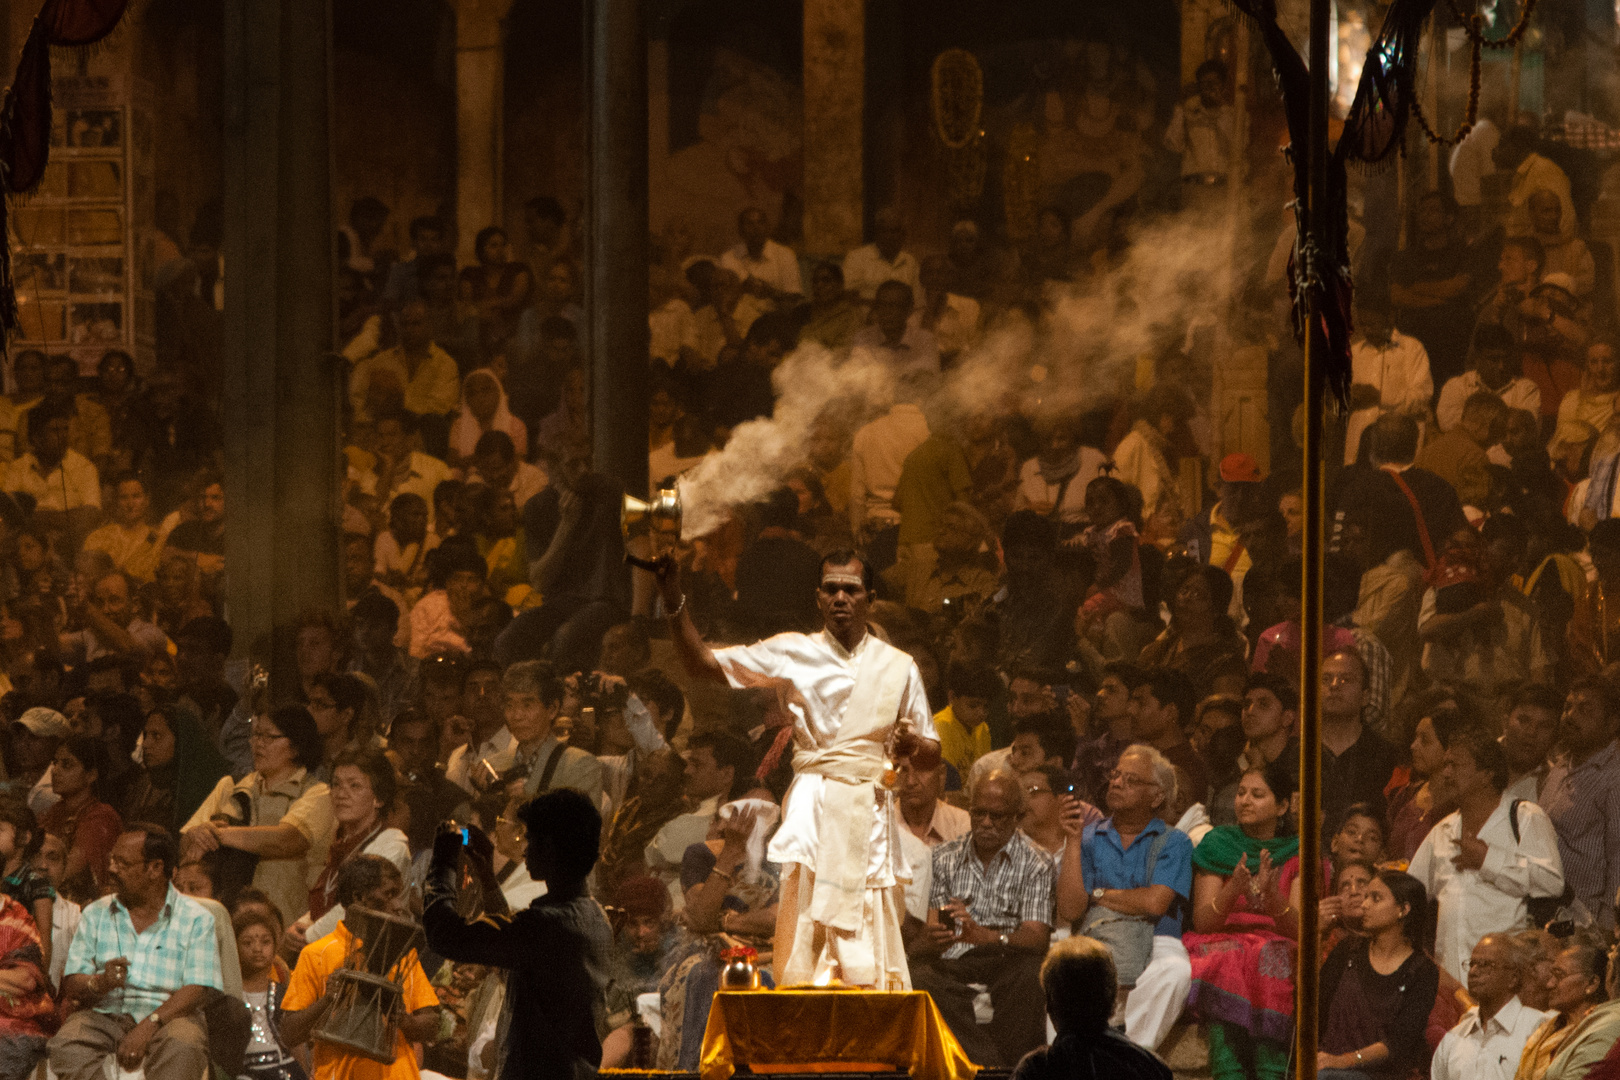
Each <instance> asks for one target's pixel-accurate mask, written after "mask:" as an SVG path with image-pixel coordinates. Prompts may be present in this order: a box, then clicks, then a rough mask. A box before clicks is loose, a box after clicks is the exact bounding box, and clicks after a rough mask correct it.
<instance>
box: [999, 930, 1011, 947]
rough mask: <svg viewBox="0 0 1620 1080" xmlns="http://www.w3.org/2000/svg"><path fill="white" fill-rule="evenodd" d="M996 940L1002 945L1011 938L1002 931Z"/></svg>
mask: <svg viewBox="0 0 1620 1080" xmlns="http://www.w3.org/2000/svg"><path fill="white" fill-rule="evenodd" d="M997 940H999V941H1000V942H1001V944H1002V945H1003V946H1005V945H1006V944H1007V942H1009V941H1010V940H1012V939H1011V938H1009V937H1008V936H1007V934H1006V932H1005V931H1003V933H1002V934H1001V936H1000V937H999V938H998V939H997Z"/></svg>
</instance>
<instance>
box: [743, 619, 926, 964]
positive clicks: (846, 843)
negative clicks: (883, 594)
mask: <svg viewBox="0 0 1620 1080" xmlns="http://www.w3.org/2000/svg"><path fill="white" fill-rule="evenodd" d="M715 657H716V659H717V660H718V661H719V662H720V665H721V668H722V669H723V670H724V671H725V673H726V678H727V679H729V680H730V681H731V683H732V685H733V686H736V687H739V688H742V687H748V686H755V685H759V684H760V683H761V682H762V681H763V678H774V679H786V680H788V681H789V682H791V683H792V684H793V685H794V687H795V688H796V689H797V691H798V694H799V696H800V697H801V698H802V699H803V705H802V706H801V705H799V704H797V703H795V704H794V705H792V706H791V708H792V710H793V713H794V724H793V743H794V770H795V775H794V778H793V783H792V785H791V786H789V788H788V791H787V796H786V798H784V799H783V806H782V825H781V827H780V828H779V829H778V830H777V832H776V835H775V836H774V837H773V838H772V840H771V845H770V849H769V857H770V859H771V860H772V861H773V862H776V863H779V864H781V866H782V868H783V876H782V899H781V905H780V909H779V912H778V916H777V929H776V940H775V945H774V949H773V952H774V955H775V959H774V964H775V967H776V973H777V984H778V985H779V986H785V985H792V984H795V983H808V982H815V983H825V982H827V981H829V980H831V979H835V978H836V979H839V980H841V981H843V982H846V983H850V984H852V985H856V986H870V987H875V988H876V989H879V990H909V989H910V988H911V976H910V973H909V971H908V970H907V966H906V958H905V949H904V946H903V944H902V941H901V937H900V923H901V920H902V918H903V914H904V905H905V897H904V895H903V893H902V890H901V888H900V887H901V886H903V885H905V884H906V883H907V882H909V881H910V880H911V873H912V872H911V867H910V864H909V863H908V861H907V859H906V856H905V853H904V850H903V848H902V843H901V839H900V834H901V828H900V816H899V814H898V812H897V811H898V803H897V801H896V799H895V796H894V793H893V792H892V791H889V790H886V789H885V788H884V787H883V786H882V783H881V781H880V777H881V774H882V771H883V762H882V760H881V751H882V746H883V743H884V742H885V741H886V740H887V739H888V738H889V736H890V735H891V734H892V733H893V732H894V729H895V725H896V724H897V723H899V722H900V721H901V720H905V721H908V722H909V723H910V724H911V727H912V730H913V731H915V732H916V733H917V734H918V735H920V736H922V737H924V738H928V739H936V740H937V738H938V735H937V734H936V733H935V730H934V723H933V717H932V716H931V714H930V713H929V709H928V699H927V696H926V694H925V693H924V691H923V683H922V676H921V674H920V673H919V672H918V671H917V665H916V664H914V663H912V662H911V659H910V657H908V656H906V655H905V654H904V653H902V652H900V651H899V650H896V649H894V648H893V647H892V646H890V645H888V644H886V643H885V642H882V641H879V640H878V639H877V638H875V637H874V636H872V635H871V634H867V635H866V636H865V637H864V638H862V639H861V641H860V643H859V644H857V645H856V647H855V649H854V651H853V652H851V651H847V650H845V649H844V647H843V646H842V645H840V644H839V643H838V641H837V640H836V639H835V638H833V637H832V636H831V635H830V634H827V633H826V632H825V631H823V632H822V633H819V634H792V633H790V634H778V635H777V636H775V637H773V638H768V639H766V640H765V641H762V642H759V643H758V644H756V645H747V646H737V647H734V648H729V649H721V650H719V651H717V652H716V653H715ZM902 665H903V667H902ZM863 667H864V668H866V669H867V670H866V671H865V672H864V673H863V671H862V669H863ZM863 674H864V676H865V677H864V678H863ZM868 793H869V794H868ZM863 803H864V809H863V808H862V804H863ZM868 813H869V814H871V824H870V825H869V826H868V825H865V824H864V823H863V819H864V817H865V815H866V814H868ZM863 829H864V830H867V831H866V834H865V835H866V843H865V847H866V851H865V853H864V855H863V854H862V852H861V850H860V849H861V846H862V844H861V840H860V837H861V836H862V830H863Z"/></svg>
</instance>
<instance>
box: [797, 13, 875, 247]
mask: <svg viewBox="0 0 1620 1080" xmlns="http://www.w3.org/2000/svg"><path fill="white" fill-rule="evenodd" d="M865 96H866V0H805V3H804V248H805V251H806V252H808V253H810V254H813V255H841V254H843V253H844V252H846V251H848V250H849V249H850V248H853V247H858V246H860V243H861V238H862V229H861V222H862V212H863V199H864V189H863V187H862V179H863V177H864V175H865V174H864V170H863V167H862V152H863V147H862V133H863V132H864V130H865V128H864V126H863V123H862V110H863V108H864V105H865Z"/></svg>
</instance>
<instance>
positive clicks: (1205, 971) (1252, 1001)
mask: <svg viewBox="0 0 1620 1080" xmlns="http://www.w3.org/2000/svg"><path fill="white" fill-rule="evenodd" d="M1294 791H1295V783H1294V779H1293V776H1292V775H1291V774H1290V773H1289V772H1288V770H1287V769H1286V768H1285V767H1284V766H1283V765H1282V763H1281V762H1273V763H1272V764H1271V765H1268V766H1266V767H1265V768H1264V769H1250V770H1249V771H1248V772H1245V773H1244V774H1243V775H1242V777H1240V778H1239V780H1238V788H1237V795H1236V797H1235V799H1234V800H1233V801H1234V808H1235V809H1236V811H1237V820H1238V823H1237V824H1236V825H1223V826H1221V827H1219V828H1217V829H1214V830H1212V831H1211V832H1210V833H1209V834H1208V835H1206V836H1205V837H1204V839H1203V840H1202V841H1201V842H1200V843H1199V845H1198V847H1197V848H1196V849H1195V850H1194V851H1193V905H1194V906H1193V928H1194V930H1195V931H1196V932H1195V933H1190V934H1186V935H1184V937H1183V939H1182V940H1183V943H1184V944H1185V945H1186V946H1187V956H1188V958H1189V959H1190V960H1191V961H1192V975H1193V983H1192V990H1191V992H1190V993H1189V994H1188V997H1187V1004H1188V1006H1189V1007H1190V1008H1191V1009H1192V1010H1193V1012H1194V1013H1196V1014H1197V1015H1198V1016H1200V1017H1201V1018H1203V1019H1205V1020H1207V1021H1209V1066H1210V1072H1211V1074H1212V1075H1213V1076H1214V1078H1215V1080H1282V1078H1283V1077H1284V1076H1285V1075H1286V1074H1287V1071H1288V1046H1289V1042H1290V1039H1291V1037H1292V1032H1293V1023H1294V953H1295V950H1296V941H1297V939H1298V936H1299V904H1300V888H1299V837H1298V836H1295V835H1293V832H1292V830H1291V829H1290V828H1289V827H1288V813H1289V804H1290V802H1291V800H1292V799H1293V796H1294Z"/></svg>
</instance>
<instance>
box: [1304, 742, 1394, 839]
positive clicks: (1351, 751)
mask: <svg viewBox="0 0 1620 1080" xmlns="http://www.w3.org/2000/svg"><path fill="white" fill-rule="evenodd" d="M1399 764H1400V755H1399V754H1398V753H1397V752H1396V750H1395V748H1394V747H1393V746H1391V745H1389V743H1387V742H1385V741H1384V740H1383V739H1381V738H1379V737H1378V735H1377V734H1375V733H1374V732H1373V731H1372V730H1371V729H1370V728H1362V729H1361V737H1360V738H1358V739H1357V740H1356V741H1355V742H1353V743H1351V744H1350V745H1349V746H1348V747H1347V748H1346V749H1345V751H1344V753H1342V754H1337V755H1336V754H1334V753H1333V751H1331V750H1329V749H1328V748H1327V747H1326V746H1323V747H1322V829H1323V834H1324V835H1326V834H1327V831H1328V830H1329V829H1332V828H1333V827H1334V826H1336V825H1337V824H1338V823H1339V817H1340V815H1341V814H1343V813H1344V811H1345V810H1346V809H1347V808H1348V807H1350V806H1353V805H1354V804H1356V803H1361V802H1364V803H1372V804H1373V805H1374V806H1375V807H1377V808H1378V812H1379V813H1380V814H1382V813H1383V812H1384V785H1385V784H1388V783H1389V778H1390V776H1391V774H1393V773H1394V772H1395V766H1396V765H1399Z"/></svg>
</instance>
